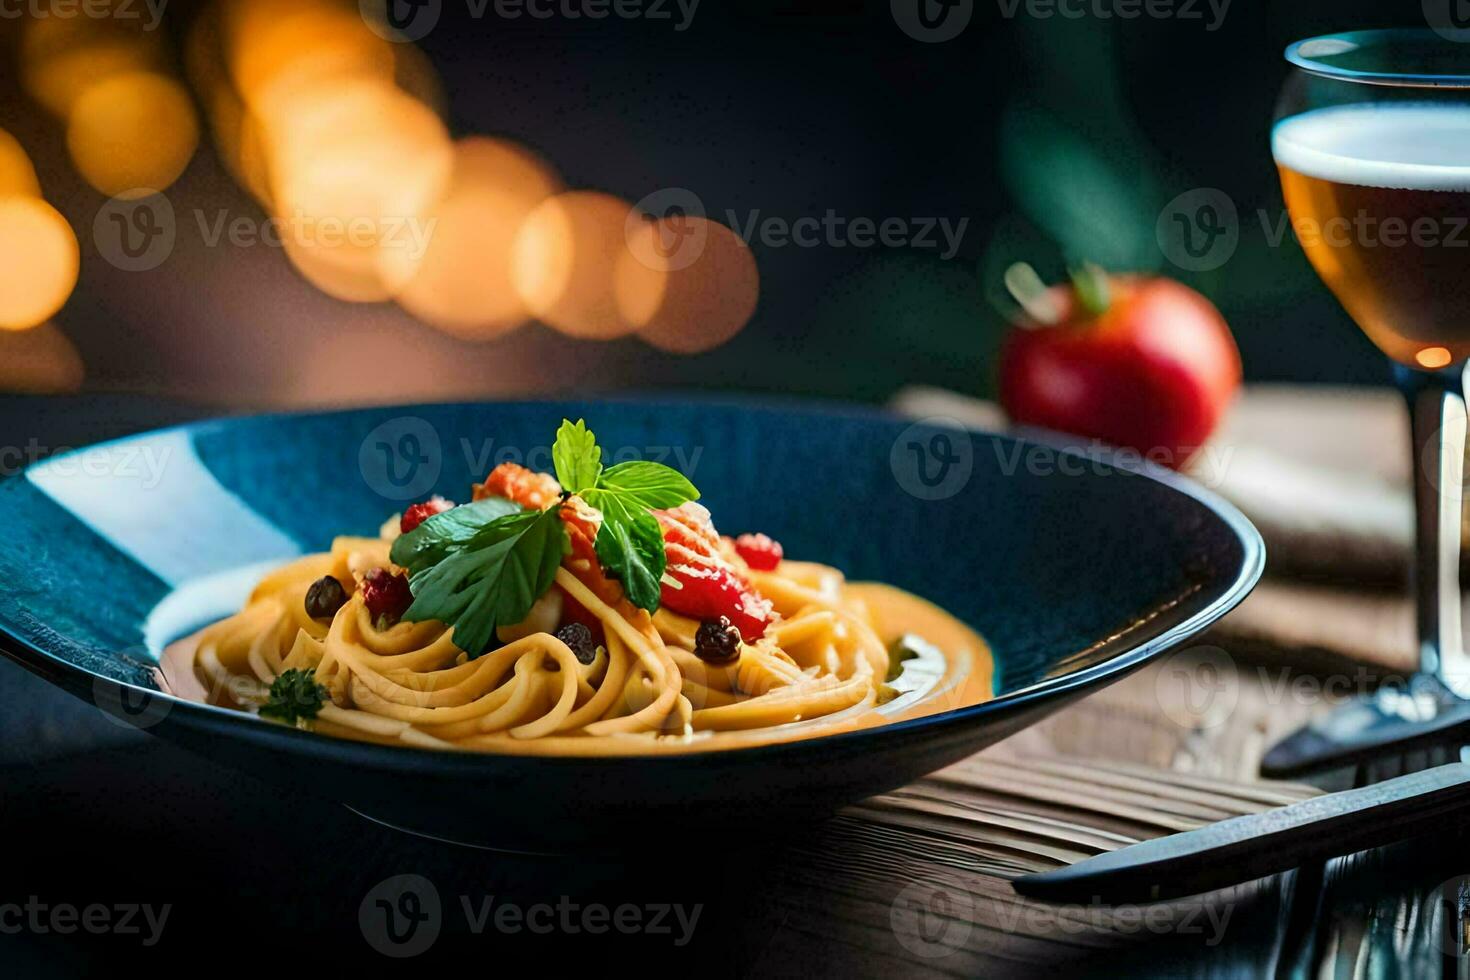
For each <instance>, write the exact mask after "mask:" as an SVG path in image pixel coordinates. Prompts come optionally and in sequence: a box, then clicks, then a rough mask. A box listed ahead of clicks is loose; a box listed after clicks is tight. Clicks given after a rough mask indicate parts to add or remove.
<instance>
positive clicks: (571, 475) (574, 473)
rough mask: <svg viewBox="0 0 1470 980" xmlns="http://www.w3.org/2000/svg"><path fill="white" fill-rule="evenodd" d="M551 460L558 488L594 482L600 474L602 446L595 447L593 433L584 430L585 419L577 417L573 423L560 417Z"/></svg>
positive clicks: (576, 487) (573, 488)
mask: <svg viewBox="0 0 1470 980" xmlns="http://www.w3.org/2000/svg"><path fill="white" fill-rule="evenodd" d="M551 461H552V464H553V465H554V466H555V467H556V479H557V481H558V482H560V483H561V488H562V489H563V490H567V491H570V492H571V493H580V492H582V491H583V490H588V489H590V488H592V487H595V486H597V479H598V477H600V476H601V475H602V450H601V449H600V448H598V445H597V437H596V436H594V435H593V434H592V433H591V432H589V431H587V423H585V422H583V421H582V420H581V419H578V420H577V421H576V424H575V425H574V424H572V423H571V422H569V421H567V420H566V419H562V420H561V428H559V429H557V430H556V442H555V443H553V444H552V447H551Z"/></svg>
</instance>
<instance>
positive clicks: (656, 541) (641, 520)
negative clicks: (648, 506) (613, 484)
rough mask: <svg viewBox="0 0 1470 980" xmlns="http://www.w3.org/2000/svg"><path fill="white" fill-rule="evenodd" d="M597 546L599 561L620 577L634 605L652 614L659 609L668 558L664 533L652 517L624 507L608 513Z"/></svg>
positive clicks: (598, 535)
mask: <svg viewBox="0 0 1470 980" xmlns="http://www.w3.org/2000/svg"><path fill="white" fill-rule="evenodd" d="M593 546H594V547H595V548H596V550H597V560H598V561H599V562H601V563H602V567H603V568H604V569H606V570H607V571H609V572H612V573H613V574H614V575H616V576H617V577H618V579H619V580H620V581H621V582H622V585H623V594H624V595H626V596H627V597H628V600H629V601H630V602H632V603H633V605H635V606H637V607H638V608H639V609H646V610H647V611H648V612H650V613H651V612H654V611H655V610H657V609H658V600H659V593H660V590H661V585H660V579H662V578H663V576H664V565H665V563H666V562H667V556H666V555H665V554H664V534H663V529H662V528H661V527H659V523H658V520H657V519H656V518H655V517H654V516H653V515H652V514H650V513H649V512H648V511H646V510H639V511H628V510H626V509H625V508H623V507H621V506H615V507H614V508H613V509H611V510H604V511H603V514H602V527H600V528H599V529H598V531H597V540H596V541H595V542H594V543H593Z"/></svg>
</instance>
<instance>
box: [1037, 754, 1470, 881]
mask: <svg viewBox="0 0 1470 980" xmlns="http://www.w3.org/2000/svg"><path fill="white" fill-rule="evenodd" d="M1466 804H1470V765H1467V764H1465V763H1461V762H1455V763H1451V764H1449V765H1446V766H1438V767H1436V768H1433V769H1426V770H1424V771H1422V772H1416V773H1411V774H1409V775H1407V776H1399V777H1398V778H1396V779H1389V780H1385V781H1383V782H1381V783H1375V784H1374V785H1372V786H1365V787H1363V788H1361V789H1353V790H1346V791H1344V792H1340V793H1328V794H1326V795H1324V796H1317V797H1313V798H1312V799H1309V800H1303V801H1302V802H1300V803H1293V804H1291V805H1289V806H1284V807H1280V808H1279V809H1275V810H1267V811H1265V812H1264V813H1253V814H1250V815H1249V816H1243V817H1232V818H1231V819H1229V820H1222V821H1220V822H1219V823H1214V824H1211V825H1209V826H1208V827H1201V828H1199V829H1198V830H1188V831H1184V832H1183V833H1178V834H1173V835H1171V836H1168V837H1159V838H1157V839H1155V840H1148V841H1142V842H1140V843H1137V844H1130V845H1128V846H1127V847H1122V848H1119V849H1118V850H1116V851H1109V852H1107V853H1105V854H1099V855H1097V856H1096V857H1091V858H1087V859H1086V860H1083V861H1079V862H1077V863H1076V864H1073V865H1069V866H1068V867H1065V868H1057V869H1056V870H1054V871H1045V872H1042V873H1040V874H1031V875H1026V876H1024V877H1021V878H1017V879H1016V880H1015V881H1014V882H1012V885H1013V886H1014V887H1015V889H1016V891H1017V892H1019V893H1020V894H1022V895H1025V896H1027V897H1029V898H1038V899H1042V900H1045V901H1048V902H1055V903H1077V902H1081V903H1087V902H1097V903H1103V904H1114V905H1116V904H1122V903H1134V902H1138V903H1142V902H1150V901H1162V900H1165V899H1170V898H1180V897H1182V896H1185V895H1197V894H1200V893H1201V892H1207V891H1213V890H1215V889H1217V888H1224V887H1226V886H1228V885H1238V884H1241V883H1243V882H1247V881H1254V880H1255V879H1257V878H1262V877H1265V876H1266V875H1269V874H1275V873H1277V872H1280V871H1289V870H1291V869H1292V868H1297V867H1300V866H1301V865H1303V864H1307V863H1309V862H1312V861H1317V860H1326V859H1327V858H1333V857H1341V856H1342V855H1344V854H1353V853H1355V852H1357V851H1361V850H1365V849H1367V848H1370V847H1377V846H1379V845H1382V844H1392V843H1395V842H1397V841H1401V840H1406V839H1408V838H1410V837H1414V836H1417V835H1419V834H1421V833H1425V832H1426V831H1429V830H1433V829H1435V828H1436V827H1442V826H1447V825H1452V824H1454V823H1456V822H1457V821H1459V820H1461V819H1470V809H1467V808H1466Z"/></svg>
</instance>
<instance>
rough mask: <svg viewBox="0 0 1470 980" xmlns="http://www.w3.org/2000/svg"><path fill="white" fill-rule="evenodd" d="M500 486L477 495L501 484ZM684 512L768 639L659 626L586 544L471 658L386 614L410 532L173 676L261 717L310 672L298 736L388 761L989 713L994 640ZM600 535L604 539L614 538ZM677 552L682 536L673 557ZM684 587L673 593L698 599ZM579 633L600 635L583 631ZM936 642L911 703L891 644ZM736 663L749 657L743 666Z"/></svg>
mask: <svg viewBox="0 0 1470 980" xmlns="http://www.w3.org/2000/svg"><path fill="white" fill-rule="evenodd" d="M507 465H509V464H507ZM509 475H510V476H516V477H518V478H523V474H509ZM494 477H495V474H492V478H491V479H487V481H486V484H485V485H482V487H481V488H477V493H479V494H481V495H483V486H495V485H497V483H496V481H495V480H494ZM510 482H514V481H510ZM498 485H499V486H502V487H504V486H507V485H510V483H509V482H508V481H507V480H506V479H501V480H500V481H499V483H498ZM522 485H523V484H522ZM542 489H544V487H543V488H542ZM523 495H524V492H523ZM589 496H590V495H589ZM551 501H552V502H551V503H549V504H547V503H546V498H545V497H544V495H540V496H539V497H538V503H540V504H542V505H543V506H542V507H541V508H528V510H532V511H534V510H538V509H539V510H542V511H544V510H546V509H550V508H558V507H564V506H566V503H565V502H566V496H565V495H562V496H560V497H557V496H553V497H552V498H551ZM674 513H675V515H676V518H675V521H674V523H678V524H679V526H680V527H704V526H707V527H708V528H709V531H710V532H711V535H712V536H711V537H710V538H709V540H711V541H714V542H717V546H711V547H709V548H707V549H706V551H707V552H708V554H704V555H703V556H702V557H701V559H700V561H702V562H706V563H708V564H709V566H710V567H719V568H720V569H721V570H722V574H724V570H728V573H729V574H730V575H731V576H732V577H733V578H734V579H735V580H738V581H739V582H740V583H741V588H742V589H743V592H741V596H742V597H743V598H742V600H741V601H743V602H744V603H745V607H744V609H745V611H746V612H750V611H751V610H756V611H757V612H758V614H759V615H760V616H761V617H763V632H762V634H761V635H759V636H753V637H751V638H749V639H746V638H745V637H744V636H738V635H737V632H736V630H735V628H734V627H733V626H731V625H730V620H729V618H726V617H719V618H718V619H717V620H716V621H715V622H714V623H713V625H711V623H710V622H709V621H708V620H706V621H701V619H699V618H695V617H694V616H691V615H689V614H688V613H686V612H681V611H678V610H676V609H674V608H671V607H670V603H671V602H672V604H673V605H679V604H680V603H679V602H678V601H677V600H669V601H666V602H664V603H662V604H660V605H659V607H658V608H657V609H656V610H655V611H654V612H652V614H650V613H649V612H648V611H647V610H646V609H643V608H638V607H636V606H634V605H633V604H632V603H631V602H630V601H629V599H628V597H627V596H626V595H624V594H623V591H622V588H621V587H620V582H619V581H617V580H615V579H612V578H609V577H608V576H607V575H606V573H605V570H604V569H603V568H601V567H598V559H597V553H596V552H594V551H591V550H589V549H587V548H585V547H584V548H579V547H578V546H577V542H576V540H575V534H576V530H575V528H574V529H573V531H572V533H573V540H572V542H571V544H570V546H569V548H568V552H569V553H568V554H566V555H564V556H563V557H562V558H561V560H560V561H559V562H558V563H557V565H556V567H555V569H554V574H553V575H552V578H551V583H550V588H549V589H548V590H547V591H546V592H545V593H544V594H543V595H542V596H541V597H539V598H538V599H537V600H536V602H535V604H534V605H533V606H532V608H531V612H530V613H529V614H527V616H526V617H525V619H524V620H522V621H521V622H518V623H510V624H501V625H500V626H499V627H498V628H497V629H496V631H495V633H496V636H497V637H498V639H497V640H495V641H494V642H493V643H492V644H491V645H489V648H488V649H486V650H484V651H483V652H480V651H467V650H465V649H463V648H461V646H460V645H457V643H456V631H457V630H458V629H459V628H460V627H459V626H458V625H450V624H447V623H445V622H442V621H438V620H434V619H425V620H422V621H411V613H412V610H410V613H409V615H405V616H400V617H396V618H395V617H392V616H384V615H381V614H377V615H375V613H374V611H373V609H372V608H371V605H372V600H373V598H374V596H373V593H372V589H371V588H370V587H368V585H367V584H366V583H368V582H370V581H372V580H373V579H374V577H375V576H380V575H384V574H389V575H392V574H396V573H397V571H398V569H397V566H396V565H395V563H394V562H393V560H392V556H393V554H394V552H393V550H392V549H393V544H394V539H395V538H396V537H397V536H398V524H397V522H390V523H389V524H388V525H385V527H384V532H383V534H382V535H381V536H380V537H378V538H355V537H339V538H337V539H336V540H335V541H334V542H333V544H332V547H331V549H330V551H328V552H325V553H322V554H314V555H309V556H307V557H304V558H301V559H299V560H297V561H295V562H292V563H291V564H289V565H286V566H285V567H283V568H281V569H279V570H277V571H274V572H272V573H270V574H269V575H267V576H266V577H265V578H264V579H263V580H262V581H261V582H260V583H259V585H258V586H257V587H256V588H255V590H254V592H253V593H252V594H251V596H250V598H249V601H248V602H247V603H246V605H245V607H244V608H243V609H242V610H241V611H240V612H238V613H237V614H235V615H233V616H230V617H229V618H227V619H224V620H222V621H220V622H218V623H215V624H214V625H212V626H209V627H206V628H205V629H204V630H202V631H200V632H199V633H197V634H195V635H194V636H193V637H190V638H189V639H187V640H186V641H181V643H179V644H176V645H175V647H173V648H171V649H170V651H169V652H168V654H167V656H166V658H165V677H166V678H168V677H169V675H170V673H172V675H173V679H174V680H182V679H184V678H185V677H187V680H188V682H189V683H188V684H181V685H180V686H181V687H188V688H189V689H191V690H196V691H202V692H204V693H203V694H202V697H203V698H205V699H207V700H208V701H210V702H212V703H215V704H219V705H223V706H226V707H231V708H237V709H241V710H247V711H258V710H260V709H261V706H262V705H263V704H265V703H266V702H267V700H268V699H270V698H271V697H272V696H273V695H275V694H276V693H277V692H279V690H280V689H281V685H280V681H281V679H282V678H283V677H287V676H288V675H290V674H292V672H296V674H297V676H299V677H302V678H307V679H309V682H310V683H308V684H307V686H306V690H308V692H310V691H312V690H313V689H314V690H315V692H316V693H315V694H314V695H313V697H314V698H315V699H316V701H314V703H313V704H312V705H311V708H312V710H310V711H305V710H303V711H302V712H301V713H300V714H299V715H298V716H297V717H295V718H293V719H291V720H293V721H294V723H295V724H297V725H299V726H301V727H309V728H312V729H314V730H315V731H317V732H319V733H322V734H327V735H334V736H340V737H346V738H354V739H361V740H366V741H372V742H380V743H388V744H402V745H412V746H418V747H425V748H438V749H459V750H472V751H488V752H501V753H518V754H575V755H589V754H593V755H595V754H625V753H640V752H659V751H681V750H690V749H706V748H723V747H734V746H739V745H750V744H758V743H761V742H765V741H779V740H785V739H790V738H796V737H807V736H810V735H816V734H823V733H828V732H833V731H841V730H845V729H851V728H856V727H863V726H866V725H872V724H879V723H882V722H884V721H887V720H891V718H892V717H893V715H892V713H890V712H888V711H886V710H885V706H888V705H889V704H890V703H894V704H897V703H898V702H899V701H903V700H904V699H905V698H907V700H909V701H914V702H917V701H920V700H922V699H921V698H919V697H918V694H920V693H922V694H926V695H927V696H928V701H927V702H926V703H927V709H926V710H942V709H943V708H944V707H954V706H956V705H957V704H958V703H959V702H961V701H973V700H980V699H983V698H984V697H986V696H988V695H989V670H988V657H987V655H986V654H985V649H984V644H983V642H982V641H981V640H980V639H979V637H978V636H976V635H975V634H974V633H972V632H970V631H969V630H968V629H966V628H965V627H964V626H962V625H961V624H959V623H958V622H957V621H955V620H953V619H951V618H950V617H948V616H946V615H945V614H943V613H941V612H940V611H939V610H937V609H936V608H934V607H932V606H929V605H928V604H927V603H924V602H923V601H922V600H919V599H916V598H914V597H912V596H908V595H907V594H905V593H901V592H899V591H898V590H896V589H891V588H889V587H886V586H874V585H868V586H865V585H854V584H851V583H848V582H847V581H846V580H845V579H844V577H843V576H842V574H841V573H840V572H838V571H837V570H836V569H833V568H829V567H827V566H823V565H818V564H813V563H808V562H798V561H791V560H779V561H775V562H771V563H769V564H771V565H772V566H773V567H769V568H767V569H763V570H762V569H756V568H752V567H750V565H748V564H747V563H746V562H745V561H744V560H742V558H741V556H740V553H739V551H738V549H737V548H735V547H734V543H733V542H731V541H730V540H729V539H720V538H718V536H714V535H713V525H712V524H709V522H708V513H707V512H705V511H704V509H703V508H702V507H699V505H697V504H689V503H686V504H684V505H682V506H681V507H680V508H676V509H675V510H674ZM596 516H597V515H596V513H595V511H594V510H593V509H591V508H589V507H587V506H585V505H583V506H580V507H578V508H576V509H575V512H574V513H573V514H572V515H571V519H574V520H576V519H581V520H588V519H589V518H591V523H592V524H593V525H595V524H596V523H597V522H596ZM565 517H566V515H564V518H565ZM661 519H662V518H661ZM590 530H591V532H592V533H591V534H589V539H590V538H595V534H596V528H595V527H592V528H591V529H590ZM675 537H676V533H675V532H668V540H669V541H670V542H671V544H670V548H671V552H670V553H671V554H672V553H673V552H672V547H673V542H674V540H675ZM762 563H763V564H766V562H764V561H763V562H762ZM689 567H694V566H680V568H682V569H685V570H686V571H687V568H689ZM699 567H701V568H702V567H703V566H702V565H701V566H699ZM671 569H672V566H671ZM670 574H671V573H665V574H664V590H665V594H666V595H670V594H676V593H677V590H678V583H677V582H676V580H675V579H673V578H671V577H670ZM691 574H692V573H691ZM326 578H330V579H332V580H334V583H331V584H335V583H340V584H341V586H342V587H343V588H342V591H341V593H340V595H341V596H343V598H342V600H341V604H340V607H339V608H336V609H335V611H332V612H331V613H330V614H329V615H325V616H324V615H320V613H321V611H322V610H320V609H313V603H314V602H317V603H318V604H319V600H317V599H314V598H313V595H312V590H313V589H314V588H315V587H316V585H317V583H320V582H322V581H324V579H326ZM685 581H686V582H694V583H696V584H697V582H698V581H699V579H698V578H697V577H690V578H686V580H685ZM685 587H691V586H685ZM421 595H422V592H421V591H416V592H415V596H416V597H417V596H421ZM691 596H692V593H691ZM687 598H689V597H687V596H686V599H687ZM684 605H685V606H686V608H688V607H691V604H690V603H689V602H685V603H684ZM313 612H316V613H318V615H313V614H312V613H313ZM754 614H756V613H752V615H754ZM894 619H901V620H903V621H901V622H897V623H894V622H893V620H894ZM885 620H886V621H888V622H885ZM569 623H580V624H581V627H577V628H574V629H573V631H572V632H568V631H567V630H566V626H567V625H568V624H569ZM916 625H918V626H921V627H923V629H924V632H925V633H926V634H927V635H928V638H929V639H930V640H931V641H932V642H934V643H936V644H940V643H942V644H943V645H944V647H945V649H944V650H943V663H942V664H940V665H939V666H938V668H937V669H935V666H934V665H933V664H930V665H929V673H928V674H927V675H925V676H927V677H928V678H929V680H930V682H931V683H930V684H929V690H927V691H925V692H916V691H914V690H913V686H912V685H909V687H908V689H907V694H905V690H906V689H905V685H904V684H903V683H902V682H901V674H902V671H897V673H899V674H900V677H899V678H895V677H893V676H892V675H891V674H890V668H891V667H892V666H894V664H893V663H892V661H891V658H890V645H891V643H892V642H893V640H894V638H895V637H896V636H897V631H895V630H894V629H892V628H891V627H892V626H898V627H901V628H902V627H909V628H912V627H914V626H916ZM711 629H713V630H714V632H713V633H711V632H710V631H711ZM722 630H723V631H725V633H721V631H722ZM750 631H751V632H754V630H750ZM742 632H743V631H742ZM725 634H728V637H729V638H728V639H725ZM588 637H590V638H592V640H593V641H594V642H593V643H586V642H585V640H586V638H588ZM711 637H713V638H714V640H713V641H712V640H711V639H710V638H711ZM719 640H724V642H725V643H726V646H725V647H724V648H721V649H720V650H717V651H714V652H713V653H712V649H711V647H710V643H711V642H714V641H719ZM594 644H595V645H594ZM574 646H576V647H577V648H576V649H574ZM732 648H733V656H728V657H726V656H724V654H725V653H726V652H729V651H730V650H731V649H732ZM472 654H477V655H472ZM715 654H719V655H715ZM900 666H901V665H900ZM890 681H892V684H890ZM936 692H937V693H941V694H944V695H945V697H941V698H935V697H934V695H935V694H936ZM900 695H904V697H902V698H901V697H900ZM895 699H897V701H896V700H895ZM318 702H319V703H318ZM902 707H903V708H904V710H912V708H913V707H914V706H913V705H902Z"/></svg>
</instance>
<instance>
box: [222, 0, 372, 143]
mask: <svg viewBox="0 0 1470 980" xmlns="http://www.w3.org/2000/svg"><path fill="white" fill-rule="evenodd" d="M228 9H229V10H232V11H235V14H234V15H233V16H231V17H228V18H227V20H226V23H227V25H228V27H227V34H226V38H225V40H226V44H227V54H226V58H227V60H226V63H227V65H228V66H229V70H230V76H231V78H232V79H233V80H234V83H235V86H236V88H237V89H238V90H239V92H240V94H241V96H242V98H243V99H244V101H245V104H246V105H247V106H249V107H250V108H251V110H252V111H254V112H256V113H258V114H259V115H261V116H262V117H263V118H265V119H267V120H273V119H277V118H279V117H280V116H281V115H282V114H285V113H289V112H291V111H293V109H295V108H296V107H297V106H298V105H299V104H300V103H301V101H302V100H303V99H311V98H313V97H315V96H316V95H318V94H319V93H321V92H323V91H324V90H325V89H326V88H327V87H329V86H331V85H333V84H335V83H337V82H339V81H342V80H343V79H364V78H368V79H377V80H378V81H381V82H385V83H391V82H392V81H393V76H394V71H395V66H396V62H395V58H394V54H393V51H392V49H391V47H390V46H389V44H388V42H387V41H385V40H383V39H382V38H381V37H379V36H378V35H376V34H374V33H373V32H372V31H371V30H369V29H368V27H367V25H366V23H364V21H363V19H362V15H361V14H360V13H359V12H358V10H357V8H356V6H353V7H350V8H349V7H346V6H338V5H335V4H327V3H320V2H317V3H310V2H307V3H295V4H290V5H283V4H280V3H276V2H261V0H255V2H250V3H244V4H239V5H236V6H235V7H232V8H228Z"/></svg>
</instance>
